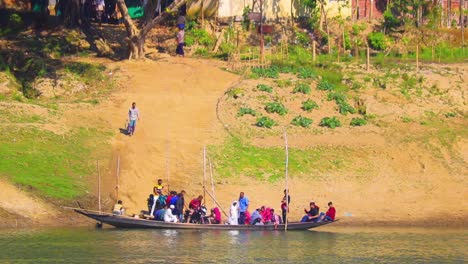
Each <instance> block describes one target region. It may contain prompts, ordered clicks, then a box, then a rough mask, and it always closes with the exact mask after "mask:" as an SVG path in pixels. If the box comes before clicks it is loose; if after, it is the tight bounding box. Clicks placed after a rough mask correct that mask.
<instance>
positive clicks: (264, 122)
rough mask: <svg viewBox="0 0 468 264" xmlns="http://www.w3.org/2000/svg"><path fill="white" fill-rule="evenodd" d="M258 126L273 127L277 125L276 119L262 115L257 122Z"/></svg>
mask: <svg viewBox="0 0 468 264" xmlns="http://www.w3.org/2000/svg"><path fill="white" fill-rule="evenodd" d="M255 125H256V126H258V127H266V128H272V127H273V126H276V125H277V124H276V122H275V120H273V119H271V118H269V117H268V116H262V117H260V118H258V119H257V123H256V124H255Z"/></svg>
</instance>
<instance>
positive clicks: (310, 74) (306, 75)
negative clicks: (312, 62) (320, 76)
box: [297, 68, 317, 79]
mask: <svg viewBox="0 0 468 264" xmlns="http://www.w3.org/2000/svg"><path fill="white" fill-rule="evenodd" d="M297 77H298V78H300V79H315V78H316V77H317V74H316V73H315V71H313V70H312V69H311V68H300V69H299V73H298V75H297Z"/></svg>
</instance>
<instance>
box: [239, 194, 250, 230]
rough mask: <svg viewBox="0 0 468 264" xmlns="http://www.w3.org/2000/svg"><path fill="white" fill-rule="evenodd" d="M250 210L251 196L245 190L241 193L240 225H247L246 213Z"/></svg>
mask: <svg viewBox="0 0 468 264" xmlns="http://www.w3.org/2000/svg"><path fill="white" fill-rule="evenodd" d="M247 210H249V198H247V196H245V195H244V192H241V193H240V194H239V225H245V213H246V212H247Z"/></svg>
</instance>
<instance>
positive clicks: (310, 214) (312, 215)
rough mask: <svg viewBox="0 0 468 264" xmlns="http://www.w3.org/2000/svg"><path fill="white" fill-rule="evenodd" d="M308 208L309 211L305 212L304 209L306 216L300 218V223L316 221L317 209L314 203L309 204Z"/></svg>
mask: <svg viewBox="0 0 468 264" xmlns="http://www.w3.org/2000/svg"><path fill="white" fill-rule="evenodd" d="M309 207H310V209H309V211H307V209H305V208H304V212H305V213H306V215H304V217H302V220H301V222H312V221H316V219H318V217H319V207H318V206H316V205H315V202H310V204H309Z"/></svg>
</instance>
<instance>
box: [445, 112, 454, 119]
mask: <svg viewBox="0 0 468 264" xmlns="http://www.w3.org/2000/svg"><path fill="white" fill-rule="evenodd" d="M444 116H445V117H446V118H451V117H456V116H457V113H455V112H447V113H445V114H444Z"/></svg>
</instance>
